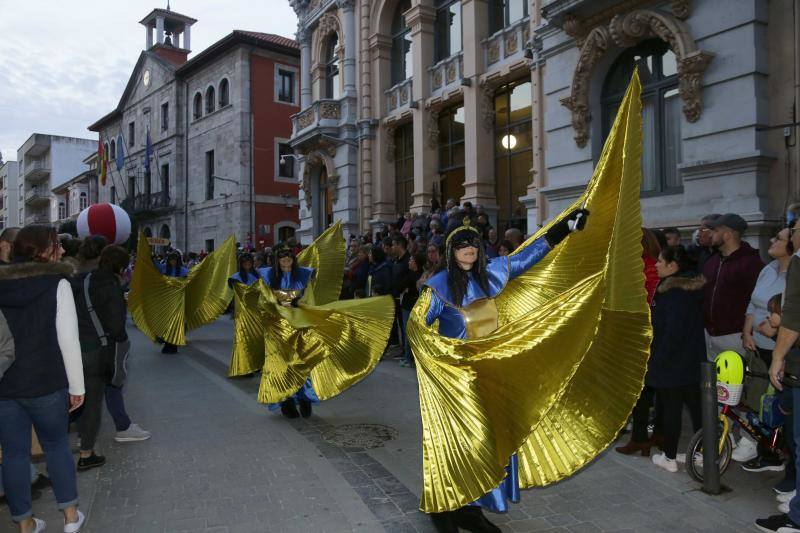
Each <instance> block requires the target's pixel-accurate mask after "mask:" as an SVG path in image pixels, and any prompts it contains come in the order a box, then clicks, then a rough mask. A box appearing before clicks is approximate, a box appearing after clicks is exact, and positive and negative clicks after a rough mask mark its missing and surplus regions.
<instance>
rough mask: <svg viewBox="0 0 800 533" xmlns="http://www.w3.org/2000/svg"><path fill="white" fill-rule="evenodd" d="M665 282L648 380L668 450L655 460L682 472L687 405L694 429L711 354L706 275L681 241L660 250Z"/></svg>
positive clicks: (655, 313)
mask: <svg viewBox="0 0 800 533" xmlns="http://www.w3.org/2000/svg"><path fill="white" fill-rule="evenodd" d="M656 268H657V270H658V277H659V278H660V280H661V281H660V282H659V284H658V288H657V289H656V294H655V297H654V298H653V303H652V313H651V320H652V322H653V343H652V344H651V345H650V361H649V363H648V365H647V375H646V376H645V383H646V384H647V386H648V387H652V388H653V389H654V390H655V393H656V395H657V396H658V397H659V398H660V401H661V403H662V405H663V409H664V419H663V430H664V444H663V446H662V449H663V453H660V454H658V455H654V456H653V457H652V460H653V463H655V464H656V465H657V466H659V467H661V468H663V469H664V470H666V471H668V472H677V471H678V464H677V462H676V454H677V449H678V440H679V439H680V436H681V426H682V422H681V418H682V416H681V415H682V413H683V406H684V405H686V407H687V408H688V409H689V415H690V416H691V419H692V427H693V429H694V431H697V430H698V429H700V425H701V420H700V363H701V362H703V361H705V360H706V343H705V333H704V326H703V324H704V322H703V285H705V279H704V278H703V276H699V275H697V274H696V273H694V272H692V271H690V270H689V256H688V254H687V253H686V250H684V248H683V247H681V246H673V247H669V248H665V249H663V250H661V253H660V254H659V256H658V262H657V263H656Z"/></svg>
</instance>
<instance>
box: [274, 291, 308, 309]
mask: <svg viewBox="0 0 800 533" xmlns="http://www.w3.org/2000/svg"><path fill="white" fill-rule="evenodd" d="M301 292H302V291H289V290H282V289H281V290H276V289H272V293H273V294H274V295H275V299H276V300H278V303H280V304H281V305H282V306H284V307H291V306H292V300H294V299H295V298H297V297H298V296H300V294H301Z"/></svg>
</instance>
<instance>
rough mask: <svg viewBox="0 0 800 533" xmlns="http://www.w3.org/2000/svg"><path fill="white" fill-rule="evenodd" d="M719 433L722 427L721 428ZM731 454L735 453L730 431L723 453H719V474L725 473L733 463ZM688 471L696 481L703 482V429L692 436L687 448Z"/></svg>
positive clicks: (726, 437)
mask: <svg viewBox="0 0 800 533" xmlns="http://www.w3.org/2000/svg"><path fill="white" fill-rule="evenodd" d="M718 431H719V433H721V432H722V428H719V430H718ZM731 455H733V438H732V437H731V434H730V433H728V434H727V435H726V436H725V444H724V445H723V446H722V453H721V454H719V462H718V464H719V475H720V477H721V476H722V474H724V473H725V470H727V469H728V465H730V463H731ZM686 471H687V472H688V473H689V476H690V477H691V478H692V479H694V480H695V481H697V482H699V483H702V482H703V430H702V429H700V430H698V431H697V433H695V434H694V435H693V436H692V439H691V440H690V441H689V446H688V447H687V448H686Z"/></svg>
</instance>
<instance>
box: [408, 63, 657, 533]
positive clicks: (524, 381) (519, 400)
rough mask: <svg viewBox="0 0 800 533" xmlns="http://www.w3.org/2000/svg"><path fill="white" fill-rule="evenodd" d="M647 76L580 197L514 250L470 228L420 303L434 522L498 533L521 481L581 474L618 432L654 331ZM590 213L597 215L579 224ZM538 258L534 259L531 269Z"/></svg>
mask: <svg viewBox="0 0 800 533" xmlns="http://www.w3.org/2000/svg"><path fill="white" fill-rule="evenodd" d="M640 92H641V87H640V85H639V80H638V75H634V78H633V81H632V83H631V87H630V88H629V89H628V94H627V95H626V97H625V100H624V101H623V103H622V106H621V107H620V111H619V114H618V115H617V119H616V122H615V124H614V128H613V129H612V132H611V134H610V136H609V139H608V141H607V142H606V146H605V148H604V150H603V154H602V156H601V158H600V161H599V163H598V165H597V168H596V170H595V175H594V177H593V178H592V180H591V181H590V183H589V185H588V186H587V190H586V192H585V193H584V195H583V196H582V197H581V198H580V199H579V200H578V201H576V202H575V203H574V204H573V205H572V206H571V207H569V208H568V209H567V210H566V211H565V213H566V214H565V215H562V216H560V217H557V218H556V219H555V220H554V221H553V222H552V223H550V224H549V225H547V226H545V227H544V228H542V229H541V230H540V231H539V232H537V233H536V235H534V236H533V237H531V238H530V239H529V240H528V241H527V242H526V243H524V244H523V245H522V246H521V247H520V248H519V249H518V250H516V251H515V252H514V253H513V254H512V255H511V256H509V257H500V258H497V259H494V260H491V261H488V262H487V261H486V259H485V256H484V253H483V243H482V241H481V238H480V235H479V233H478V232H476V231H475V230H474V229H473V228H472V226H470V225H464V226H461V227H459V228H456V229H455V230H454V231H452V232H451V233H450V235H449V237H448V239H447V256H446V259H447V270H446V271H445V272H442V273H439V274H437V275H435V276H434V277H432V278H431V279H430V280H429V281H428V282H427V283H426V285H425V286H426V290H424V291H423V293H422V294H421V295H420V298H419V300H418V302H417V305H416V306H415V307H414V309H413V310H412V313H411V318H410V320H409V325H408V335H409V339H410V341H411V343H412V347H413V350H414V355H415V357H416V359H417V377H418V380H419V392H420V411H421V415H422V423H423V443H422V452H423V478H424V486H423V494H422V503H421V508H422V510H423V511H424V512H426V513H431V517H432V519H433V522H434V525H435V526H436V528H437V530H438V531H442V532H457V531H458V528H459V527H461V528H463V529H466V530H468V531H479V532H497V531H500V529H499V528H498V527H497V526H495V525H494V524H492V523H491V522H490V521H489V520H488V519H487V518H486V517H485V516H484V515H483V513H482V510H481V509H482V508H486V509H488V510H491V511H495V512H504V511H506V510H507V508H508V501H512V502H513V501H518V500H519V491H520V488H527V487H532V486H543V485H546V484H548V483H552V482H555V481H558V480H560V479H563V478H564V477H566V476H569V475H571V474H572V473H574V472H575V471H576V470H578V469H579V468H580V467H582V466H583V465H584V464H586V463H587V462H588V461H590V460H592V459H593V458H594V457H595V456H596V455H597V454H598V453H599V452H600V451H602V450H603V449H604V448H605V447H606V446H607V445H608V444H609V443H610V442H611V441H612V440H613V439H614V438H615V437H616V435H617V433H618V431H619V430H620V429H621V427H622V426H623V425H624V423H625V421H626V419H627V417H628V415H629V414H630V411H631V409H632V408H633V405H634V404H635V402H636V399H637V397H638V394H639V391H640V390H641V387H642V383H643V380H644V373H645V369H646V364H647V358H648V354H649V351H648V348H649V344H650V339H651V336H652V333H651V329H650V322H649V309H648V307H647V298H646V294H645V291H644V280H643V274H642V264H641V245H640V237H641V230H640V227H641V215H640V210H639V188H640V183H641V167H640V160H641V150H642V148H641V103H640V101H639V95H640ZM588 211H591V213H592V216H591V218H592V221H591V223H590V224H588V225H586V227H585V229H584V230H583V231H582V232H580V234H579V235H576V236H573V237H570V238H569V239H567V240H566V242H564V243H562V244H559V243H560V242H561V241H562V240H563V239H565V238H566V237H567V236H568V235H569V234H570V233H572V232H573V231H575V230H580V229H582V228H583V225H584V224H585V222H586V217H587V215H588ZM534 265H536V267H535V268H531V267H533V266H534Z"/></svg>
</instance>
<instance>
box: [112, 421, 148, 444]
mask: <svg viewBox="0 0 800 533" xmlns="http://www.w3.org/2000/svg"><path fill="white" fill-rule="evenodd" d="M149 438H150V432H149V431H145V430H143V429H142V428H140V427H139V424H133V423H132V424H131V425H130V426H129V427H128V429H126V430H125V431H117V435H116V437H114V440H115V441H117V442H138V441H142V440H147V439H149Z"/></svg>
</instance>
